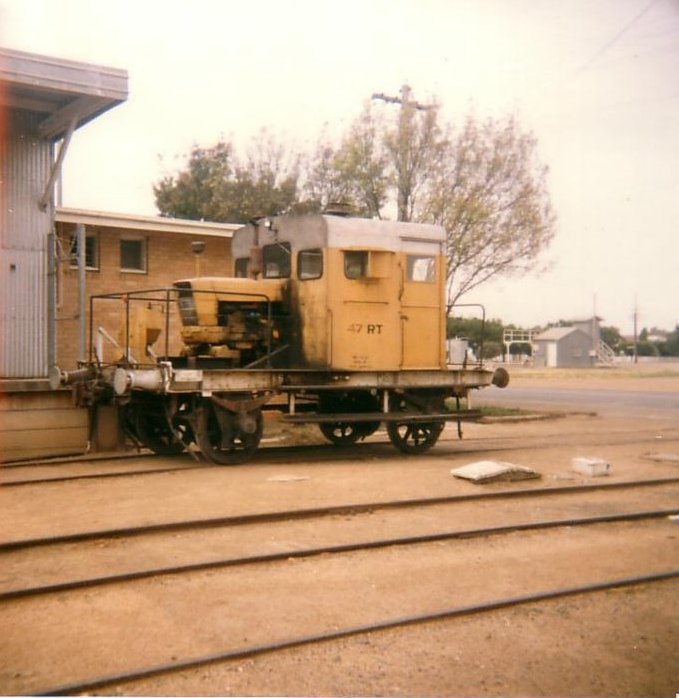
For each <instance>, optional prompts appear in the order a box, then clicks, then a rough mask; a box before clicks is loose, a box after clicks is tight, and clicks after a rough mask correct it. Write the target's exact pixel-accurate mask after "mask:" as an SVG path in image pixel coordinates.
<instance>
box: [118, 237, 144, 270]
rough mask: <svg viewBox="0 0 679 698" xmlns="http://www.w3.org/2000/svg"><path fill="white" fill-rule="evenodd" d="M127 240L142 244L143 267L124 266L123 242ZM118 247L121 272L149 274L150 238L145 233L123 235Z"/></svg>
mask: <svg viewBox="0 0 679 698" xmlns="http://www.w3.org/2000/svg"><path fill="white" fill-rule="evenodd" d="M125 242H137V243H139V244H140V245H141V268H136V267H125V266H123V243H125ZM118 249H119V253H120V271H121V272H123V273H125V274H148V270H149V265H148V238H146V237H145V236H143V235H121V236H120V242H119V245H118Z"/></svg>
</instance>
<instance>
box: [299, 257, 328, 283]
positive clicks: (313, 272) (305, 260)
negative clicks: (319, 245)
mask: <svg viewBox="0 0 679 698" xmlns="http://www.w3.org/2000/svg"><path fill="white" fill-rule="evenodd" d="M321 276H323V250H321V249H313V250H301V251H300V252H299V254H298V255H297V278H299V279H300V280H302V281H306V280H309V279H320V278H321Z"/></svg>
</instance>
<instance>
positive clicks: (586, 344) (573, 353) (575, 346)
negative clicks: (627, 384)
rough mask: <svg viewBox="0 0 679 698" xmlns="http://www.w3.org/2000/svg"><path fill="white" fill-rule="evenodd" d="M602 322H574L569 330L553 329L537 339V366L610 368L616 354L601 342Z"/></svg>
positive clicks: (536, 337)
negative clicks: (601, 366)
mask: <svg viewBox="0 0 679 698" xmlns="http://www.w3.org/2000/svg"><path fill="white" fill-rule="evenodd" d="M600 320H601V318H599V317H596V316H594V317H592V318H589V319H586V320H574V321H573V322H572V323H571V324H570V325H568V326H566V327H550V328H549V329H547V330H545V331H544V332H541V333H540V334H538V335H535V336H534V337H533V365H534V366H546V367H549V368H556V367H562V368H584V367H588V366H596V365H608V364H610V363H611V362H612V360H613V356H614V355H613V351H612V350H611V349H610V347H608V346H607V345H606V344H605V343H604V342H603V341H602V340H601V331H600V326H599V322H600Z"/></svg>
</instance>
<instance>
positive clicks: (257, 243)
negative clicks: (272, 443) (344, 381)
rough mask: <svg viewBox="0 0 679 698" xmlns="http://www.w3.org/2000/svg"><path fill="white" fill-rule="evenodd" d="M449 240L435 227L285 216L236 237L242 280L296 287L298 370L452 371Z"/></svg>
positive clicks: (292, 327) (292, 357) (292, 343)
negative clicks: (448, 362) (448, 363)
mask: <svg viewBox="0 0 679 698" xmlns="http://www.w3.org/2000/svg"><path fill="white" fill-rule="evenodd" d="M444 243H445V231H444V230H443V228H441V227H439V226H434V225H422V224H413V223H402V222H392V221H378V220H369V219H364V218H347V217H343V216H333V215H308V216H294V217H292V216H291V217H283V216H281V217H276V218H272V219H266V220H264V221H259V222H258V223H257V224H250V225H247V226H245V227H243V228H241V229H240V230H237V231H236V233H235V234H234V238H233V256H234V260H235V263H234V274H235V276H236V277H239V280H245V277H257V280H258V281H259V282H260V283H262V284H266V283H271V282H272V281H274V280H278V281H280V280H282V279H285V280H287V281H288V282H289V299H290V302H289V305H288V306H287V311H288V313H289V329H288V332H287V337H286V339H287V342H288V347H287V358H286V361H287V364H286V365H287V367H289V368H314V369H327V370H347V371H375V370H377V371H396V370H400V369H404V368H413V369H438V368H445V355H444V343H445V342H444V339H445V305H444V284H445V271H444V270H445V263H444ZM253 250H255V251H256V252H255V253H254V254H253Z"/></svg>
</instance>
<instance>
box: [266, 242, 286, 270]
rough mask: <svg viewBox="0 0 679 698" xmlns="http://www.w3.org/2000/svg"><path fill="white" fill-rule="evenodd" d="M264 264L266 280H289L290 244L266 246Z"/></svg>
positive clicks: (281, 243) (278, 243)
mask: <svg viewBox="0 0 679 698" xmlns="http://www.w3.org/2000/svg"><path fill="white" fill-rule="evenodd" d="M262 264H263V267H264V278H265V279H287V278H288V277H289V276H290V243H289V242H276V243H274V244H273V245H264V247H263V248H262Z"/></svg>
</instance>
